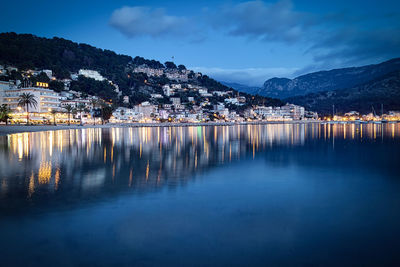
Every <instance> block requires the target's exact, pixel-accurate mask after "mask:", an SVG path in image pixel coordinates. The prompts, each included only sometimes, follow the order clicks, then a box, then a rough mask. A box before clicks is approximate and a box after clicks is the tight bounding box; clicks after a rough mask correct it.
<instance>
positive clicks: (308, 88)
mask: <svg viewBox="0 0 400 267" xmlns="http://www.w3.org/2000/svg"><path fill="white" fill-rule="evenodd" d="M397 70H400V58H395V59H392V60H389V61H386V62H383V63H380V64H375V65H367V66H363V67H353V68H343V69H334V70H329V71H319V72H314V73H309V74H306V75H302V76H299V77H297V78H294V79H287V78H272V79H269V80H267V81H266V82H265V83H264V86H263V87H262V88H261V89H260V90H259V91H256V92H255V93H258V94H260V95H262V96H268V97H276V98H280V99H284V98H288V97H293V96H301V95H307V94H310V93H317V92H323V91H332V90H340V89H346V88H351V87H354V86H356V85H360V84H364V83H366V82H368V81H372V80H374V79H377V78H379V77H381V76H383V75H386V74H388V73H391V72H393V71H397Z"/></svg>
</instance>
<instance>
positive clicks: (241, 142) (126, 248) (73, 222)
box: [0, 124, 400, 266]
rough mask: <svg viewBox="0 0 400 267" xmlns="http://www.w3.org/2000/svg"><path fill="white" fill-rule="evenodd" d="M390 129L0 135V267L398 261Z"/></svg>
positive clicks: (394, 134) (399, 185)
mask: <svg viewBox="0 0 400 267" xmlns="http://www.w3.org/2000/svg"><path fill="white" fill-rule="evenodd" d="M399 171H400V125H399V124H384V125H373V124H369V125H351V124H349V125H320V124H295V125H262V126H229V127H222V126H221V127H187V128H186V127H182V128H120V129H86V130H67V131H54V132H42V133H25V134H14V135H9V136H3V137H0V260H1V263H0V265H2V266H9V265H21V266H26V265H30V266H32V265H36V266H39V265H40V266H43V265H52V266H57V265H58V266H60V265H61V266H63V265H93V264H96V265H111V264H115V265H125V266H132V265H139V266H167V265H173V266H191V265H196V266H200V265H267V264H269V265H310V264H311V265H366V264H372V265H397V266H399V265H400V253H399V250H400V175H399Z"/></svg>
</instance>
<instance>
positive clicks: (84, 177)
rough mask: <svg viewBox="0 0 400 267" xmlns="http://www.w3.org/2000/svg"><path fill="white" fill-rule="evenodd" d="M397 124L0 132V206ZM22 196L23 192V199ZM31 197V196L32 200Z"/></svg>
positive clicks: (143, 180)
mask: <svg viewBox="0 0 400 267" xmlns="http://www.w3.org/2000/svg"><path fill="white" fill-rule="evenodd" d="M399 137H400V124H381V125H377V124H367V125H363V124H271V125H241V126H239V125H237V126H217V127H206V126H199V127H170V128H166V127H165V128H110V129H99V128H97V129H82V130H61V131H47V132H37V133H20V134H12V135H8V136H3V137H0V144H1V147H0V198H1V200H2V205H1V207H2V208H6V207H5V206H6V205H9V204H10V203H9V202H11V201H15V199H18V201H16V203H19V204H20V205H22V206H23V204H21V203H20V202H22V203H23V202H24V201H28V200H30V201H32V200H35V197H36V196H37V197H38V198H39V199H40V198H41V197H46V198H49V195H51V194H56V192H57V191H58V190H63V191H64V192H70V191H74V192H79V194H81V195H82V194H85V192H96V191H107V190H108V189H110V188H111V189H115V188H118V189H123V188H134V189H136V190H137V191H147V190H150V191H151V190H154V189H156V188H159V187H162V186H164V185H168V186H178V185H181V184H185V183H186V182H187V180H188V179H190V178H191V176H193V175H194V174H195V173H197V172H200V173H201V172H204V171H206V170H207V169H210V168H213V167H215V166H218V165H222V164H227V163H229V162H231V161H238V160H240V159H247V158H253V159H254V158H256V157H257V154H259V153H260V152H263V151H268V150H269V149H272V148H274V147H277V146H278V147H295V146H303V145H304V143H305V142H306V140H307V141H312V140H319V141H320V140H324V142H325V143H327V144H329V145H330V146H332V148H333V149H334V146H335V140H336V141H340V140H356V141H357V142H362V141H363V140H368V141H371V140H372V141H382V142H383V140H388V139H389V140H390V139H398V138H399ZM22 195H25V197H26V198H23V197H22ZM39 199H38V201H39Z"/></svg>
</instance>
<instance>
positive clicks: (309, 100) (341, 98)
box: [285, 71, 400, 114]
mask: <svg viewBox="0 0 400 267" xmlns="http://www.w3.org/2000/svg"><path fill="white" fill-rule="evenodd" d="M285 100H286V101H287V102H290V103H295V104H298V105H301V106H304V107H305V108H306V109H308V110H313V111H317V112H318V113H319V114H332V105H335V110H336V111H337V112H338V113H345V112H349V111H352V110H355V111H359V112H361V113H363V114H366V113H370V112H372V107H374V109H375V110H376V111H377V112H378V113H379V112H380V109H381V104H383V107H384V112H387V111H389V110H400V71H395V72H392V73H389V74H386V75H384V76H382V77H379V78H376V79H374V80H372V81H369V82H366V83H364V84H361V85H357V86H354V87H351V88H347V89H344V90H343V89H342V90H330V91H325V92H318V93H311V94H307V95H305V96H297V97H291V98H287V99H285Z"/></svg>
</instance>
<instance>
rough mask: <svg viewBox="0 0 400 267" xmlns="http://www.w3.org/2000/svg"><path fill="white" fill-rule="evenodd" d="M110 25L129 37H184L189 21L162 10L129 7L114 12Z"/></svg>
mask: <svg viewBox="0 0 400 267" xmlns="http://www.w3.org/2000/svg"><path fill="white" fill-rule="evenodd" d="M109 24H110V25H111V26H112V27H114V28H115V29H117V30H119V31H120V32H121V33H123V34H124V35H126V36H128V37H139V36H151V37H159V36H163V35H182V34H185V33H186V32H187V31H188V28H187V26H186V25H188V19H187V18H185V17H177V16H171V15H167V14H166V12H165V10H164V9H162V8H157V9H151V8H149V7H137V6H136V7H128V6H124V7H122V8H119V9H116V10H114V12H113V13H112V15H111V18H110V21H109Z"/></svg>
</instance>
